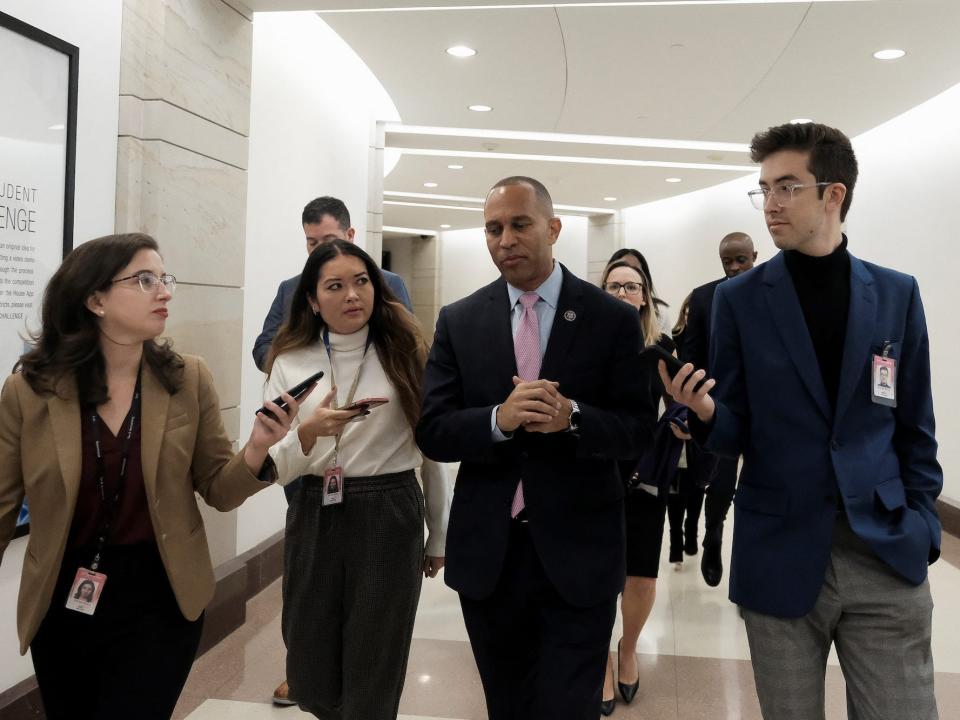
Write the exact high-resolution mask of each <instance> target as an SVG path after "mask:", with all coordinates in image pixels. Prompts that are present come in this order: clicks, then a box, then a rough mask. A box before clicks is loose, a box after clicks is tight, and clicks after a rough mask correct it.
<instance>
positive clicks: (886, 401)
mask: <svg viewBox="0 0 960 720" xmlns="http://www.w3.org/2000/svg"><path fill="white" fill-rule="evenodd" d="M871 368H872V372H871V374H870V377H871V378H872V382H871V383H870V385H871V388H872V389H871V391H870V399H871V400H873V402H875V403H877V404H878V405H888V406H890V407H896V406H897V360H896V358H892V357H884V356H882V355H874V356H873V364H872V366H871Z"/></svg>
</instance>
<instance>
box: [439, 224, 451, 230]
mask: <svg viewBox="0 0 960 720" xmlns="http://www.w3.org/2000/svg"><path fill="white" fill-rule="evenodd" d="M440 229H441V230H449V229H450V226H449V225H441V226H440Z"/></svg>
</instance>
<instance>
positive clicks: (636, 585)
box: [600, 253, 676, 715]
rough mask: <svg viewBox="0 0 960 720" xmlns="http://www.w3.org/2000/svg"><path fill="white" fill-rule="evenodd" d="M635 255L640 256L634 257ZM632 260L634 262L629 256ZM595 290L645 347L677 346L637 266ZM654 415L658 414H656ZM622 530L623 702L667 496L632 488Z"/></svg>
mask: <svg viewBox="0 0 960 720" xmlns="http://www.w3.org/2000/svg"><path fill="white" fill-rule="evenodd" d="M638 254H639V253H638ZM631 259H633V258H632V257H631ZM600 286H601V287H602V288H603V289H604V290H606V291H607V292H608V293H610V295H612V296H613V297H615V298H618V299H619V300H622V301H623V302H626V303H628V304H630V305H632V306H633V307H635V308H636V309H637V319H638V322H639V323H640V331H641V333H642V335H643V343H644V345H645V346H646V345H653V344H657V345H660V346H661V347H663V348H664V349H666V350H667V351H668V352H674V351H675V349H676V346H675V345H674V343H673V340H672V339H671V338H670V336H669V335H667V334H666V333H664V332H663V331H662V330H661V329H660V324H659V322H658V319H657V314H656V309H655V305H654V299H653V295H652V294H651V292H650V281H649V279H648V277H647V275H646V273H644V271H643V270H641V269H640V268H639V267H637V263H636V262H629V261H627V260H626V257H625V259H623V260H617V261H614V262H612V263H610V264H609V265H607V267H606V269H605V270H604V271H603V276H602V277H601V281H600ZM650 395H651V404H652V405H655V406H659V404H660V400H661V399H662V398H663V396H664V389H663V385H662V383H661V382H660V379H659V377H655V376H653V375H651V378H650ZM658 414H659V413H658ZM636 465H637V459H634V460H629V461H626V462H621V463H620V474H621V476H622V477H623V478H624V480H626V479H627V478H629V477H630V476H631V475H632V474H633V472H634V469H635V468H636ZM624 512H625V515H626V529H627V581H626V585H625V587H624V589H623V596H622V598H621V603H620V613H621V616H622V618H623V636H622V637H621V639H620V641H619V642H618V643H617V685H618V687H619V689H620V695H621V697H623V700H624V702H626V703H630V702H631V701H632V700H633V698H634V696H635V695H636V694H637V690H638V689H639V688H640V673H639V668H638V665H637V655H636V653H637V641H638V640H639V639H640V631H641V630H643V626H644V624H645V623H646V622H647V618H648V617H649V616H650V611H651V610H652V609H653V603H654V600H655V599H656V596H657V570H658V568H659V565H660V546H661V544H662V540H663V528H664V519H665V517H666V512H667V497H666V493H662V492H660V491H659V489H658V488H656V487H653V486H649V485H646V484H640V485H637V487H636V488H634V489H633V490H632V492H630V493H628V494H627V496H626V498H625V500H624ZM615 705H616V696H615V695H614V689H613V660H612V658H611V657H608V658H607V672H606V676H605V679H604V683H603V695H602V701H601V704H600V712H601V713H602V714H603V715H610V714H611V713H612V712H613V710H614V707H615Z"/></svg>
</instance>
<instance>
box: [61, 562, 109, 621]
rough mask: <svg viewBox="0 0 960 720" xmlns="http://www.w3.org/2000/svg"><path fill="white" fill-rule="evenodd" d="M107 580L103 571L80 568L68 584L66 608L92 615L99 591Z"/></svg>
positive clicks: (95, 608) (100, 591)
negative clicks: (70, 583)
mask: <svg viewBox="0 0 960 720" xmlns="http://www.w3.org/2000/svg"><path fill="white" fill-rule="evenodd" d="M106 582H107V576H106V575H104V574H103V573H98V572H94V571H93V570H87V568H84V567H82V568H80V569H79V570H77V575H76V577H74V579H73V584H72V585H71V586H70V593H69V594H68V595H67V605H66V607H67V609H68V610H76V611H77V612H80V613H83V614H84V615H93V613H94V612H96V610H97V603H98V602H100V593H102V592H103V586H104V585H105V584H106Z"/></svg>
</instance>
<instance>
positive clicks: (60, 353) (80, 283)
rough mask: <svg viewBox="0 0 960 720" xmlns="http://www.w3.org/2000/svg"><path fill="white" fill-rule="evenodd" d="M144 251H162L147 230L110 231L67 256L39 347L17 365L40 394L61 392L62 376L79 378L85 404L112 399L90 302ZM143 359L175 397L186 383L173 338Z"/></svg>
mask: <svg viewBox="0 0 960 720" xmlns="http://www.w3.org/2000/svg"><path fill="white" fill-rule="evenodd" d="M141 250H155V251H157V252H160V248H159V246H158V245H157V241H156V240H154V239H153V238H152V237H150V236H149V235H144V234H142V233H128V234H125V235H106V236H104V237H100V238H97V239H96V240H90V241H88V242H85V243H83V244H82V245H80V246H78V247H77V248H75V249H74V250H73V251H72V252H71V253H70V254H69V255H67V256H66V257H65V258H64V259H63V262H62V263H61V264H60V267H59V268H57V271H56V272H55V273H54V274H53V277H51V278H50V282H49V283H47V289H46V290H45V291H44V293H43V305H42V309H41V312H40V318H41V326H40V331H39V332H38V333H36V334H31V336H30V340H31V344H32V345H33V348H32V349H31V350H29V351H28V352H27V353H25V354H24V355H22V356H21V357H20V359H19V360H18V361H17V364H16V365H15V366H14V368H13V369H14V372H16V371H17V370H20V371H21V372H22V373H23V378H24V380H26V381H27V383H28V384H29V385H30V387H31V388H32V389H33V391H34V392H35V393H37V394H38V395H53V394H56V393H57V392H58V386H59V384H60V382H61V381H62V380H65V379H67V378H73V379H75V380H76V383H77V390H78V393H79V398H80V402H81V403H83V404H85V405H102V404H104V403H105V402H107V400H108V399H109V396H108V393H107V369H106V364H105V363H104V359H103V353H102V352H101V350H100V325H99V320H98V319H97V318H96V316H95V315H94V314H93V313H92V312H90V310H89V309H88V308H87V305H86V301H87V298H89V297H90V296H91V295H93V293H95V292H97V291H101V292H105V291H107V290H109V289H110V286H111V280H113V278H114V277H115V276H116V275H117V274H118V273H119V272H120V271H121V270H123V268H125V267H126V266H127V265H129V264H130V261H131V260H133V256H134V255H136V254H137V253H138V252H140V251H141ZM143 359H144V360H145V361H146V363H147V365H149V366H150V369H151V370H153V373H154V374H155V375H156V376H157V378H158V379H159V380H160V383H161V384H162V385H163V387H164V388H165V389H166V390H167V392H169V393H170V394H171V395H172V394H174V393H176V392H177V390H179V389H180V386H181V384H182V382H183V358H182V357H180V356H179V355H178V354H177V353H175V352H174V351H173V350H172V349H171V347H170V343H169V342H165V343H162V344H161V343H158V342H157V341H156V340H147V341H146V342H145V343H144V344H143Z"/></svg>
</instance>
